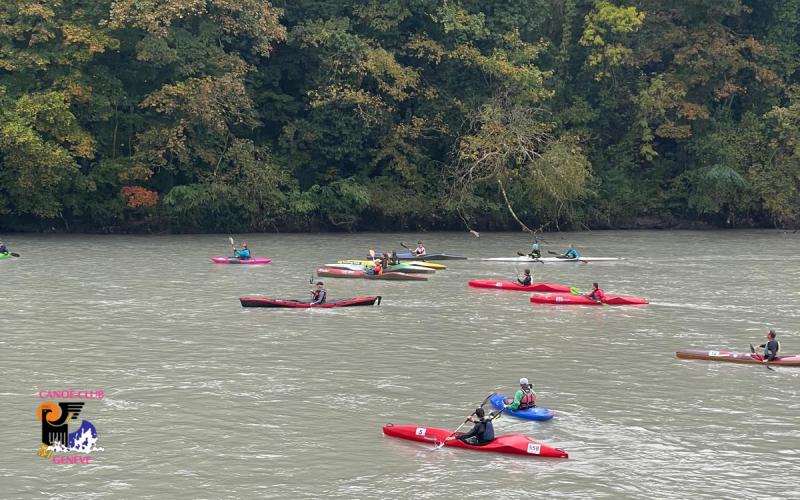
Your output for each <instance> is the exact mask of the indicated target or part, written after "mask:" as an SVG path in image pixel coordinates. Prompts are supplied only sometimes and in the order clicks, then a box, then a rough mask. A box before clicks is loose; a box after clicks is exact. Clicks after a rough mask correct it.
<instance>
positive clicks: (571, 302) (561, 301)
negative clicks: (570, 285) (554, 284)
mask: <svg viewBox="0 0 800 500" xmlns="http://www.w3.org/2000/svg"><path fill="white" fill-rule="evenodd" d="M531 303H533V304H553V305H564V306H601V305H603V304H605V305H609V306H638V305H644V304H649V303H650V302H649V301H648V300H647V299H640V298H639V297H626V296H624V295H606V298H605V300H603V302H597V301H596V300H592V299H590V298H589V297H587V296H585V295H571V294H566V293H552V294H549V295H531Z"/></svg>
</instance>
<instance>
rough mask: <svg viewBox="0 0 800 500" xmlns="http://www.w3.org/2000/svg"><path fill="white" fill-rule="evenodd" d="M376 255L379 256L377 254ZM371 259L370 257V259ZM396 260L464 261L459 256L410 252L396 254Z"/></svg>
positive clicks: (464, 258) (463, 258)
mask: <svg viewBox="0 0 800 500" xmlns="http://www.w3.org/2000/svg"><path fill="white" fill-rule="evenodd" d="M377 255H380V253H378V254H377ZM370 258H372V257H370ZM397 258H398V259H400V260H466V259H467V258H466V257H463V256H461V255H449V254H446V253H427V254H425V255H415V254H413V253H411V252H398V254H397Z"/></svg>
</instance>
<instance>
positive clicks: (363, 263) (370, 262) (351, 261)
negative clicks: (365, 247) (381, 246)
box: [325, 259, 447, 271]
mask: <svg viewBox="0 0 800 500" xmlns="http://www.w3.org/2000/svg"><path fill="white" fill-rule="evenodd" d="M336 263H337V264H358V265H361V266H365V267H373V266H374V265H375V261H373V260H361V259H345V260H337V261H336ZM401 264H402V262H401ZM325 265H326V266H330V264H325ZM414 265H415V266H417V267H427V268H428V269H435V270H437V271H438V270H440V269H447V266H445V265H444V264H439V263H437V262H423V261H421V260H419V261H414Z"/></svg>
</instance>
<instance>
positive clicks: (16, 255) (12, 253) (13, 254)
mask: <svg viewBox="0 0 800 500" xmlns="http://www.w3.org/2000/svg"><path fill="white" fill-rule="evenodd" d="M11 256H12V257H19V254H18V253H14V252H11Z"/></svg>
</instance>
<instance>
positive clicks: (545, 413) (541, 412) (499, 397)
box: [489, 394, 555, 421]
mask: <svg viewBox="0 0 800 500" xmlns="http://www.w3.org/2000/svg"><path fill="white" fill-rule="evenodd" d="M505 400H506V397H505V396H504V395H503V394H495V395H493V396H492V397H491V398H489V401H490V402H491V403H492V406H493V407H494V409H495V410H502V409H503V402H504V401H505ZM503 415H511V416H512V417H517V418H521V419H522V420H538V421H542V420H550V419H551V418H553V416H554V415H555V413H553V410H551V409H549V408H545V407H544V406H536V407H533V408H528V409H527V410H517V411H511V410H506V411H504V412H503Z"/></svg>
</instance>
